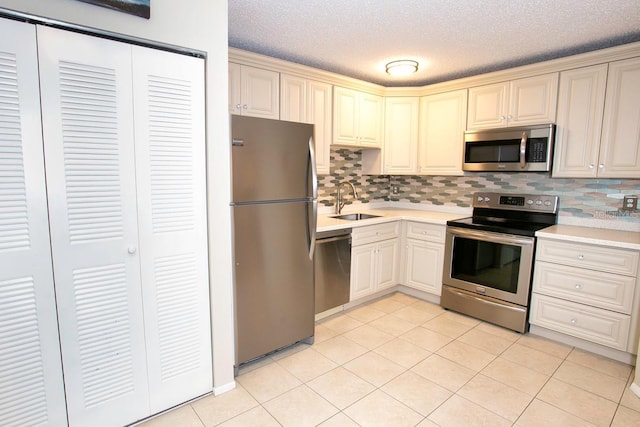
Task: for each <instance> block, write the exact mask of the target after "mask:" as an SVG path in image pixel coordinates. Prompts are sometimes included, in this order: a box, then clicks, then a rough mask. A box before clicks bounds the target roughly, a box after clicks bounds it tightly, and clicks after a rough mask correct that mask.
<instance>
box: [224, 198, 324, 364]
mask: <svg viewBox="0 0 640 427" xmlns="http://www.w3.org/2000/svg"><path fill="white" fill-rule="evenodd" d="M310 205H311V203H305V202H298V203H272V204H258V205H243V206H234V207H233V220H234V251H235V312H236V366H238V365H240V364H241V363H244V362H246V361H248V360H251V359H254V358H256V357H259V356H262V355H264V354H266V353H269V352H271V351H273V350H276V349H279V348H281V347H284V346H287V345H289V344H293V343H295V342H297V341H300V340H303V339H306V338H309V337H312V336H313V331H314V276H313V261H312V260H311V259H310V258H309V246H308V245H309V235H308V234H309V233H308V230H307V224H308V218H309V211H310V209H311V208H310Z"/></svg>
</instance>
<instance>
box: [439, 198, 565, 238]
mask: <svg viewBox="0 0 640 427" xmlns="http://www.w3.org/2000/svg"><path fill="white" fill-rule="evenodd" d="M557 218H558V197H557V196H540V195H530V194H500V193H484V192H483V193H474V195H473V216H472V217H468V218H462V219H458V220H453V221H447V225H450V226H455V227H461V228H468V229H475V230H483V231H493V232H496V233H506V234H515V235H519V236H535V233H536V231H538V230H541V229H543V228H546V227H549V226H550V225H553V224H555V223H556V222H557Z"/></svg>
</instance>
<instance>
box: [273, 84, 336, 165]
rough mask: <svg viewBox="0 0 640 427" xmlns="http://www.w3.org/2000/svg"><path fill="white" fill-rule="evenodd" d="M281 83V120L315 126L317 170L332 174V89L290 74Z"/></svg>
mask: <svg viewBox="0 0 640 427" xmlns="http://www.w3.org/2000/svg"><path fill="white" fill-rule="evenodd" d="M280 80H281V81H280V88H281V89H280V118H281V119H282V120H289V121H292V122H300V123H311V124H313V125H314V137H313V139H314V142H315V148H316V169H317V171H318V174H329V168H330V161H329V160H330V159H329V155H330V152H329V149H330V146H331V117H332V114H331V112H332V107H333V103H332V95H333V92H332V88H333V86H331V85H330V84H327V83H322V82H318V81H314V80H308V79H304V78H301V77H295V76H290V75H287V74H282V75H281V76H280Z"/></svg>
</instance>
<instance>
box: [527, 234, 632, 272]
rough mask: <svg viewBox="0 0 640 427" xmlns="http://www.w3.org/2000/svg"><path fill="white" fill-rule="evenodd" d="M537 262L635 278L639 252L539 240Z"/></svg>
mask: <svg viewBox="0 0 640 427" xmlns="http://www.w3.org/2000/svg"><path fill="white" fill-rule="evenodd" d="M536 251H537V255H536V260H540V261H549V262H553V263H558V264H568V265H571V266H574V267H579V268H588V269H591V270H600V271H607V272H609V273H617V274H625V275H627V276H635V275H636V271H637V269H638V252H635V251H630V250H625V249H617V248H609V247H606V246H597V245H587V244H579V243H571V242H558V241H555V240H545V239H539V240H538V245H537V249H536Z"/></svg>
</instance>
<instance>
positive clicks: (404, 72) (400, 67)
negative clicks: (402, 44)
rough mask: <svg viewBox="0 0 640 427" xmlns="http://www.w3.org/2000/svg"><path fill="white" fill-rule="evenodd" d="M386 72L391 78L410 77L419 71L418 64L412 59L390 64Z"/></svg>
mask: <svg viewBox="0 0 640 427" xmlns="http://www.w3.org/2000/svg"><path fill="white" fill-rule="evenodd" d="M386 70H387V74H389V75H390V76H408V75H410V74H413V73H415V72H416V71H418V63H417V62H416V61H412V60H411V59H400V60H398V61H391V62H389V63H388V64H387V66H386Z"/></svg>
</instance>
